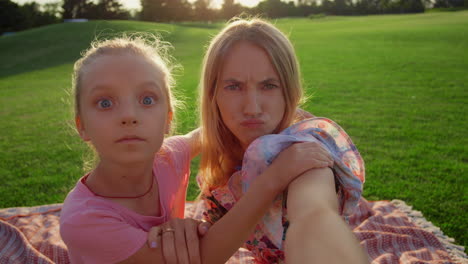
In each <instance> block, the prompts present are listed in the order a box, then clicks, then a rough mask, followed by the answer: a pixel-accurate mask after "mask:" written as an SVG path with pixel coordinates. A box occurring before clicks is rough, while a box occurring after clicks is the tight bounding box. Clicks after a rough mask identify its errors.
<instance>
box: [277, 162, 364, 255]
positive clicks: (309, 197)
mask: <svg viewBox="0 0 468 264" xmlns="http://www.w3.org/2000/svg"><path fill="white" fill-rule="evenodd" d="M287 206H288V217H289V228H288V231H287V234H286V244H285V256H286V262H287V263H305V262H307V263H368V260H367V256H366V254H365V253H364V250H363V249H362V248H361V246H360V245H359V242H358V240H357V239H356V237H355V236H354V234H353V233H352V232H351V230H350V229H349V227H348V226H347V224H346V223H345V222H344V221H343V219H342V218H341V217H340V215H339V213H338V201H337V195H336V192H335V182H334V177H333V172H332V171H331V170H330V169H329V168H322V169H313V170H309V171H307V172H305V173H304V174H302V175H301V176H300V177H298V178H297V179H295V180H294V181H293V182H292V183H291V184H290V185H289V187H288V199H287Z"/></svg>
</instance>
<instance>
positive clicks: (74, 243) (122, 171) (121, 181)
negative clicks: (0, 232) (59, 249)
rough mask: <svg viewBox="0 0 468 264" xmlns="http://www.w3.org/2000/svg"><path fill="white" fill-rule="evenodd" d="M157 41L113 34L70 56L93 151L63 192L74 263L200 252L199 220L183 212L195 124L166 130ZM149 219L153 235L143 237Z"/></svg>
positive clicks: (167, 104)
mask: <svg viewBox="0 0 468 264" xmlns="http://www.w3.org/2000/svg"><path fill="white" fill-rule="evenodd" d="M162 48H164V46H163V45H159V44H158V43H156V45H154V46H152V45H149V44H146V43H145V41H144V40H143V39H142V38H138V37H136V38H133V39H129V38H117V39H112V40H107V41H104V42H99V43H95V44H94V45H93V46H92V47H91V48H90V49H89V50H88V51H87V52H86V53H85V54H84V56H83V57H82V58H81V59H80V60H78V61H77V62H76V63H75V68H74V78H73V88H74V89H73V90H74V97H75V98H74V99H75V122H76V128H77V130H78V132H79V135H80V137H81V138H82V139H83V140H84V141H86V142H89V143H90V144H91V145H92V147H93V148H94V149H95V151H96V152H97V154H98V156H99V161H98V163H97V165H96V167H95V168H94V169H93V170H92V171H91V172H89V173H88V174H86V175H85V176H84V177H82V178H81V179H80V180H79V181H78V183H77V184H76V186H75V188H74V189H73V190H72V191H71V192H70V193H69V194H68V196H67V198H66V200H65V202H64V206H63V210H62V214H61V218H60V233H61V236H62V238H63V240H64V242H65V243H66V245H67V247H68V250H69V256H70V260H71V262H72V263H116V262H136V263H139V262H141V263H143V262H156V263H163V261H164V259H165V260H166V261H167V262H172V263H173V262H179V263H189V261H190V262H192V263H199V261H200V259H199V248H198V234H197V223H196V222H195V221H194V220H188V219H187V220H181V219H180V218H183V217H184V205H185V194H186V188H187V182H188V177H189V174H190V172H189V165H190V159H191V158H192V157H193V156H194V155H195V154H196V153H197V152H198V146H197V144H192V142H198V140H194V139H192V138H196V135H197V133H198V132H196V131H195V132H192V133H190V134H189V135H187V136H178V137H171V138H168V139H166V140H164V135H165V134H167V133H168V132H169V130H170V123H171V120H172V116H173V113H174V110H173V108H174V99H173V98H172V94H171V86H172V83H173V81H172V78H171V74H170V71H169V68H168V67H167V66H166V65H167V64H166V60H165V58H164V57H162V56H160V55H159V53H158V49H162ZM154 226H157V228H158V232H157V233H158V234H159V236H156V238H153V239H152V240H150V242H151V243H145V242H146V241H147V239H148V231H149V230H150V229H151V228H152V227H154ZM161 236H162V238H161ZM163 256H164V259H163Z"/></svg>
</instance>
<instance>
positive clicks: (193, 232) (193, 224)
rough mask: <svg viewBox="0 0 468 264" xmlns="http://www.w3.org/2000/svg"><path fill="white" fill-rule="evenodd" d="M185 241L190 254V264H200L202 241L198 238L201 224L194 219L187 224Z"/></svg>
mask: <svg viewBox="0 0 468 264" xmlns="http://www.w3.org/2000/svg"><path fill="white" fill-rule="evenodd" d="M185 224H186V225H185V241H186V242H187V249H188V252H189V257H190V263H191V264H200V263H201V258H200V241H199V238H198V227H199V224H198V222H197V221H195V220H193V219H187V221H186V222H185Z"/></svg>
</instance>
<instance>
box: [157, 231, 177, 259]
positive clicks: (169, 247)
mask: <svg viewBox="0 0 468 264" xmlns="http://www.w3.org/2000/svg"><path fill="white" fill-rule="evenodd" d="M161 229H162V231H161V232H162V234H161V241H162V243H161V244H162V249H163V255H164V260H165V261H166V263H168V264H177V252H176V248H175V245H174V240H175V239H174V231H171V230H174V229H173V228H172V226H171V225H170V224H169V223H166V224H165V225H164V226H161Z"/></svg>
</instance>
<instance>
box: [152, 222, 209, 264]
mask: <svg viewBox="0 0 468 264" xmlns="http://www.w3.org/2000/svg"><path fill="white" fill-rule="evenodd" d="M210 227H211V224H210V223H208V222H201V221H197V220H194V219H190V218H186V219H180V218H175V219H171V220H170V221H168V222H166V223H164V224H162V225H159V226H154V227H152V228H151V230H150V231H149V232H148V246H149V247H150V248H156V247H161V248H162V252H163V255H164V260H165V263H168V264H171V263H181V264H189V263H192V264H201V259H200V245H199V242H200V241H199V237H202V236H204V235H205V234H206V232H207V231H208V229H209V228H210Z"/></svg>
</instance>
